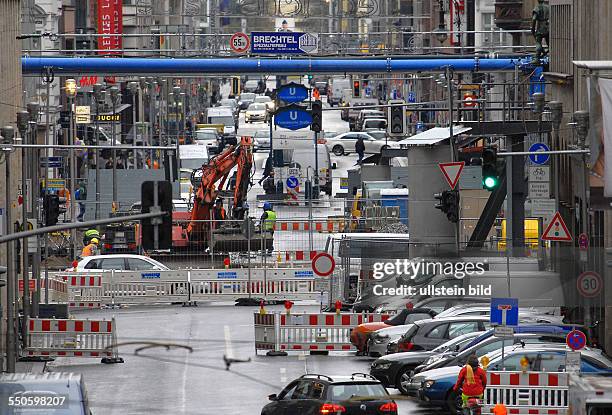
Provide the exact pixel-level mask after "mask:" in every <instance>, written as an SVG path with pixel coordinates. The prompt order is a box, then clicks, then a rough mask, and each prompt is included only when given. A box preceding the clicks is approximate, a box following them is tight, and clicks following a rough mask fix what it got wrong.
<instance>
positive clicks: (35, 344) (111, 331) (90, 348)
mask: <svg viewBox="0 0 612 415" xmlns="http://www.w3.org/2000/svg"><path fill="white" fill-rule="evenodd" d="M27 324H28V329H29V330H28V338H27V346H26V347H25V349H24V350H23V354H24V357H27V358H51V357H64V356H66V357H68V356H70V357H101V358H102V363H119V362H122V361H123V360H122V359H121V358H120V357H119V355H118V350H117V332H116V330H117V327H116V324H115V319H114V318H113V319H112V320H66V319H42V318H31V319H28V322H27Z"/></svg>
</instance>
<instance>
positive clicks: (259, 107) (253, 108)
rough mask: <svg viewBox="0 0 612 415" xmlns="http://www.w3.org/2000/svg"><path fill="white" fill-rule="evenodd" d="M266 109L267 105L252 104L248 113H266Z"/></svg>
mask: <svg viewBox="0 0 612 415" xmlns="http://www.w3.org/2000/svg"><path fill="white" fill-rule="evenodd" d="M265 109H266V105H265V104H251V105H249V109H248V111H265Z"/></svg>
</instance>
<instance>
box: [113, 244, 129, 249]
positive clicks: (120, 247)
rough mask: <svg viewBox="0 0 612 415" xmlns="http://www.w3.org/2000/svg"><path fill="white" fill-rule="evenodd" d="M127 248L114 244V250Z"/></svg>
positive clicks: (123, 245)
mask: <svg viewBox="0 0 612 415" xmlns="http://www.w3.org/2000/svg"><path fill="white" fill-rule="evenodd" d="M125 248H127V245H125V244H114V245H113V249H125Z"/></svg>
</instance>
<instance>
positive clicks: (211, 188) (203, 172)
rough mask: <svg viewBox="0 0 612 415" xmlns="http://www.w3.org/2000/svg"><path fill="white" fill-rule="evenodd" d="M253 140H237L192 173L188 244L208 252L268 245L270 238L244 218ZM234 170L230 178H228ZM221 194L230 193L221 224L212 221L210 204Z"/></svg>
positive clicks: (246, 215) (246, 208) (245, 216)
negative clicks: (237, 142)
mask: <svg viewBox="0 0 612 415" xmlns="http://www.w3.org/2000/svg"><path fill="white" fill-rule="evenodd" d="M252 166H253V141H252V138H251V137H241V139H240V143H239V144H238V145H235V146H229V147H228V148H227V149H225V150H224V151H222V152H221V153H219V154H218V155H217V156H215V157H214V158H211V159H210V161H209V163H208V165H204V166H202V169H196V170H194V172H193V174H192V176H191V182H192V184H193V188H194V189H197V190H196V191H195V194H194V201H193V208H192V210H191V220H190V222H189V226H188V227H187V235H188V238H189V242H190V243H191V244H196V245H199V246H202V247H205V248H208V249H209V250H210V252H211V253H212V252H216V253H221V252H235V251H247V250H249V249H250V250H259V249H262V248H264V247H265V246H269V247H270V249H271V246H272V236H271V235H269V236H268V237H267V238H266V236H267V235H262V234H261V233H260V232H259V231H257V230H256V229H255V227H254V226H253V224H252V221H251V220H250V219H249V218H248V214H247V212H248V205H247V203H246V197H247V192H248V190H249V186H250V183H251V168H252ZM234 167H235V168H236V173H235V175H234V177H231V178H230V180H229V181H228V177H230V176H229V175H230V173H231V172H232V170H233V169H234ZM222 192H224V193H225V192H229V193H230V194H233V198H232V199H231V201H230V203H229V206H228V208H229V209H228V216H227V220H225V221H213V219H214V214H213V209H214V204H215V200H216V199H217V197H218V196H219V195H220V194H222Z"/></svg>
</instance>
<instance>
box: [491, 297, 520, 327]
mask: <svg viewBox="0 0 612 415" xmlns="http://www.w3.org/2000/svg"><path fill="white" fill-rule="evenodd" d="M518 313H519V308H518V299H517V298H491V324H498V325H500V326H517V325H518Z"/></svg>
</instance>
